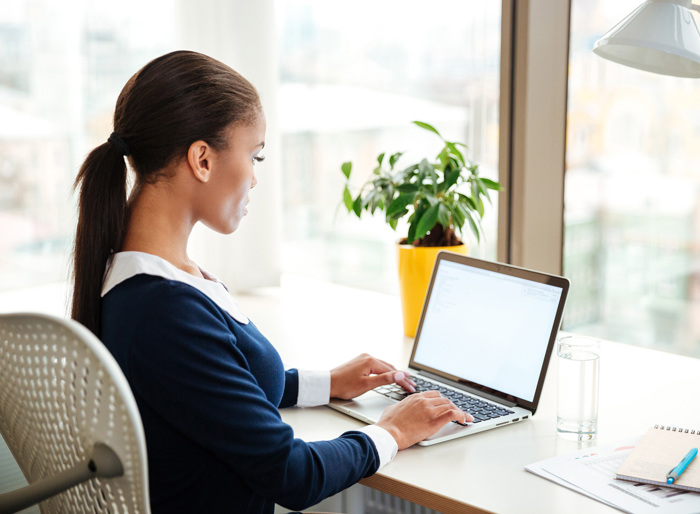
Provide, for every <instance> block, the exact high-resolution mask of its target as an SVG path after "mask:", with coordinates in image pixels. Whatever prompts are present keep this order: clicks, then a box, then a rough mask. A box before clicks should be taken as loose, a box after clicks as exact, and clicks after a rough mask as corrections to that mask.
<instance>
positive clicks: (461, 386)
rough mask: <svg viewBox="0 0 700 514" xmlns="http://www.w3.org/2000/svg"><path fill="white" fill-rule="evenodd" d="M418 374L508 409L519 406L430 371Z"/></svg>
mask: <svg viewBox="0 0 700 514" xmlns="http://www.w3.org/2000/svg"><path fill="white" fill-rule="evenodd" d="M418 374H419V375H423V376H425V377H428V378H432V379H433V380H437V381H438V382H443V383H445V384H447V385H449V386H450V387H454V388H455V389H462V390H463V391H467V392H468V393H471V394H473V395H476V396H481V397H482V398H486V399H487V400H491V401H492V402H496V403H500V404H502V405H505V406H506V407H515V406H516V405H517V404H516V403H515V402H512V401H509V400H505V399H503V398H499V397H498V396H496V395H493V394H489V393H485V392H484V391H479V390H478V389H476V388H473V387H469V386H467V385H464V384H460V383H459V382H455V381H454V380H450V379H448V378H445V377H441V376H440V375H436V374H434V373H431V372H430V371H423V370H421V371H418Z"/></svg>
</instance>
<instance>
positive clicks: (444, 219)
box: [438, 203, 452, 228]
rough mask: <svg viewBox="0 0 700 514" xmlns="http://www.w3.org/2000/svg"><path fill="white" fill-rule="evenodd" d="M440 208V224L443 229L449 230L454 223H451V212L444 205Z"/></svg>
mask: <svg viewBox="0 0 700 514" xmlns="http://www.w3.org/2000/svg"><path fill="white" fill-rule="evenodd" d="M439 205H440V207H439V208H438V223H440V225H442V226H443V227H445V228H447V227H449V226H450V225H452V223H450V214H451V213H450V211H449V209H448V208H447V206H446V205H445V204H444V203H441V204H439Z"/></svg>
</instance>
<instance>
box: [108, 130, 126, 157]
mask: <svg viewBox="0 0 700 514" xmlns="http://www.w3.org/2000/svg"><path fill="white" fill-rule="evenodd" d="M107 141H108V142H110V143H112V145H113V146H114V148H116V149H117V150H119V152H120V153H121V154H122V155H125V156H126V155H131V152H130V151H129V145H127V144H126V141H124V140H123V139H122V138H121V136H120V135H119V134H117V133H116V132H112V133H111V134H110V136H109V138H108V139H107Z"/></svg>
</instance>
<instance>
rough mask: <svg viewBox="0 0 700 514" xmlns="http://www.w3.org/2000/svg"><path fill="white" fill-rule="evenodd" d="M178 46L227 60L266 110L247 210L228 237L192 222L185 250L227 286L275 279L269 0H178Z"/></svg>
mask: <svg viewBox="0 0 700 514" xmlns="http://www.w3.org/2000/svg"><path fill="white" fill-rule="evenodd" d="M177 7H178V9H177V19H178V34H179V36H178V37H179V42H180V45H181V48H182V49H186V50H194V51H197V52H202V53H205V54H207V55H210V56H211V57H214V58H216V59H219V60H220V61H222V62H224V63H226V64H228V65H229V66H231V67H232V68H234V69H235V70H236V71H238V72H239V73H241V74H242V75H243V76H244V77H246V78H247V79H248V80H250V81H251V82H252V83H253V85H254V86H255V87H256V88H257V90H258V92H259V93H260V96H261V98H262V102H263V106H264V108H265V114H266V117H267V132H266V136H265V149H264V150H263V152H262V155H265V156H266V157H267V159H266V160H265V162H263V163H259V164H257V165H256V176H257V179H258V185H257V186H256V187H255V189H253V191H252V192H251V194H250V198H251V202H250V204H249V206H248V210H249V214H248V215H247V216H246V217H245V218H244V219H243V221H242V223H241V225H240V227H239V228H238V230H236V232H234V233H233V234H232V235H229V236H223V235H220V234H217V233H214V232H213V231H212V230H210V229H208V228H206V227H204V226H197V227H195V230H194V232H193V234H192V237H191V238H190V247H189V253H190V256H191V257H192V258H193V259H194V260H195V261H196V262H197V263H198V264H199V265H200V266H202V267H203V268H205V269H206V270H207V271H209V272H211V273H213V274H214V275H216V276H217V277H218V278H219V279H220V280H221V281H223V282H224V283H225V284H226V285H227V286H228V288H229V290H231V291H245V290H250V289H252V288H256V287H262V286H275V285H279V277H280V266H281V264H280V263H281V255H280V253H281V236H282V235H281V210H282V209H281V205H282V200H281V198H282V196H281V188H280V178H279V176H280V171H279V165H278V163H279V162H280V160H279V157H278V155H279V148H280V146H279V134H278V128H277V85H278V72H277V69H278V67H277V49H276V34H275V2H274V0H255V1H254V2H251V1H249V0H198V1H197V2H192V1H189V0H179V1H178V4H177Z"/></svg>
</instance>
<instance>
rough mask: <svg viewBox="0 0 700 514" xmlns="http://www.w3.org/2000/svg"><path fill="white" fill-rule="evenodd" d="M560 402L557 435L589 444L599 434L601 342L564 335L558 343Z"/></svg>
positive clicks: (583, 337)
mask: <svg viewBox="0 0 700 514" xmlns="http://www.w3.org/2000/svg"><path fill="white" fill-rule="evenodd" d="M557 360H558V364H559V398H558V405H557V432H558V433H559V435H561V436H562V437H564V438H565V439H570V440H573V441H590V440H592V439H595V437H596V434H597V432H598V381H599V375H600V341H599V340H598V339H595V338H593V337H588V336H581V335H563V336H561V337H560V338H559V339H558V341H557Z"/></svg>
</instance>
